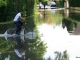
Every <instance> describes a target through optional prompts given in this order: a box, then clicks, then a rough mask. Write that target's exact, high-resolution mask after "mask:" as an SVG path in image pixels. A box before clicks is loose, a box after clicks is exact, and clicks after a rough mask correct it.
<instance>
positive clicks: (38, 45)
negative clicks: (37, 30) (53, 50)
mask: <svg viewBox="0 0 80 60" xmlns="http://www.w3.org/2000/svg"><path fill="white" fill-rule="evenodd" d="M7 43H10V44H9V46H10V48H9V49H7V50H6V48H4V50H6V51H4V52H5V53H2V52H1V51H0V52H1V54H0V55H1V58H2V57H4V59H7V58H8V59H12V60H14V59H15V60H18V59H19V60H23V59H24V60H28V59H30V60H42V59H43V56H44V54H45V52H46V44H45V43H44V42H43V41H41V39H40V36H37V37H36V38H35V39H32V40H31V39H28V38H24V40H22V39H21V36H11V37H7ZM3 46H5V44H4V42H3ZM6 46H7V45H6ZM1 58H0V59H1Z"/></svg>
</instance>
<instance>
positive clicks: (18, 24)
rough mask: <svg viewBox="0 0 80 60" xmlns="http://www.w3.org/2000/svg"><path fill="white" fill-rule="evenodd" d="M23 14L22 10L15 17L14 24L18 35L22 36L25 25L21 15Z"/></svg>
mask: <svg viewBox="0 0 80 60" xmlns="http://www.w3.org/2000/svg"><path fill="white" fill-rule="evenodd" d="M22 13H23V10H20V11H19V12H18V13H17V14H16V16H15V17H14V24H15V25H16V34H18V35H19V34H20V31H21V27H22V25H23V22H22V21H21V20H25V18H23V17H22V16H21V15H22Z"/></svg>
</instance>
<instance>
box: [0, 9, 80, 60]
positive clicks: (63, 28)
mask: <svg viewBox="0 0 80 60" xmlns="http://www.w3.org/2000/svg"><path fill="white" fill-rule="evenodd" d="M39 12H40V14H39V15H37V16H36V18H35V19H34V23H35V25H36V28H35V29H33V30H32V31H27V30H26V29H25V30H24V31H25V32H24V31H23V32H24V33H25V35H22V36H18V37H15V36H9V35H8V36H3V35H4V33H5V31H6V30H7V29H8V28H11V26H9V27H6V29H5V30H3V31H2V30H1V35H0V36H1V37H0V41H1V42H0V44H1V45H0V52H1V53H0V60H13V59H14V58H15V60H18V59H21V60H22V59H24V60H58V59H63V60H79V59H80V21H79V20H80V17H79V16H80V13H79V12H75V11H72V10H68V9H63V10H61V9H59V10H58V9H52V10H45V11H44V10H40V11H39ZM3 26H4V25H3ZM12 27H14V26H13V25H12ZM0 28H1V29H2V27H0ZM2 34H3V35H2ZM2 42H3V44H2ZM46 47H47V48H46ZM19 50H20V52H22V53H20V52H19Z"/></svg>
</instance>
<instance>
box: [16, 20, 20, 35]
mask: <svg viewBox="0 0 80 60" xmlns="http://www.w3.org/2000/svg"><path fill="white" fill-rule="evenodd" d="M15 24H16V34H19V31H20V29H21V27H20V23H19V21H16V22H15Z"/></svg>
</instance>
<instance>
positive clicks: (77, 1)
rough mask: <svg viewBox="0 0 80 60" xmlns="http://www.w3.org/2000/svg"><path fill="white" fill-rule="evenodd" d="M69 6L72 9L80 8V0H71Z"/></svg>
mask: <svg viewBox="0 0 80 60" xmlns="http://www.w3.org/2000/svg"><path fill="white" fill-rule="evenodd" d="M69 5H70V6H72V7H80V0H69Z"/></svg>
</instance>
